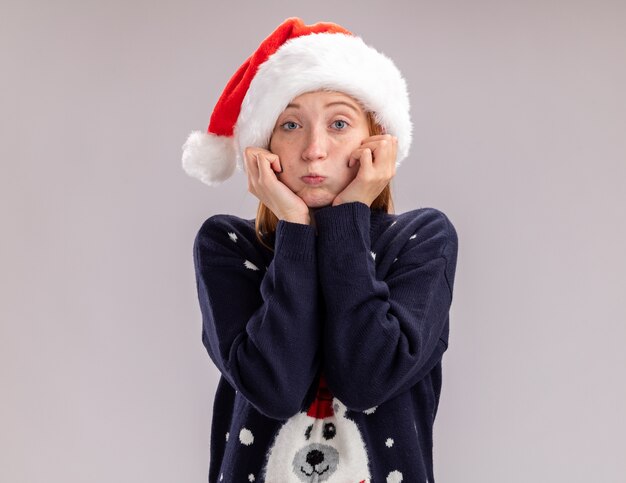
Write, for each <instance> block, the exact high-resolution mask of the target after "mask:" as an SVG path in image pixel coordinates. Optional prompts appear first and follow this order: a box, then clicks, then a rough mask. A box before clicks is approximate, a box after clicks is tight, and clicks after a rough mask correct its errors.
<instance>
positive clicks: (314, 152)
mask: <svg viewBox="0 0 626 483" xmlns="http://www.w3.org/2000/svg"><path fill="white" fill-rule="evenodd" d="M327 150H328V146H327V139H326V133H325V132H324V129H323V128H319V127H314V128H311V130H310V131H309V133H308V136H307V140H306V146H305V147H304V150H303V151H302V159H304V160H306V161H314V160H316V159H324V158H326V156H327V154H328V153H327Z"/></svg>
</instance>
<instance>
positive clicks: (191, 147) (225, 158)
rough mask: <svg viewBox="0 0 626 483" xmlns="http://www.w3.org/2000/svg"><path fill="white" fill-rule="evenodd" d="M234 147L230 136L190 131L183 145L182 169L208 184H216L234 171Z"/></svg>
mask: <svg viewBox="0 0 626 483" xmlns="http://www.w3.org/2000/svg"><path fill="white" fill-rule="evenodd" d="M236 166H237V164H236V149H235V143H234V140H233V138H232V137H226V136H217V135H215V134H213V133H209V132H201V131H194V132H192V133H191V134H190V135H189V137H188V138H187V141H185V144H184V145H183V169H184V170H185V172H186V173H187V174H188V175H189V176H193V177H194V178H197V179H199V180H200V181H202V182H203V183H206V184H208V185H209V186H215V185H218V184H220V183H222V182H224V181H225V180H227V179H228V178H230V177H231V176H232V175H233V173H234V172H235V168H236Z"/></svg>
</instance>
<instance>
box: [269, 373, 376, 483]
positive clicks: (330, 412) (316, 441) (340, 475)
mask: <svg viewBox="0 0 626 483" xmlns="http://www.w3.org/2000/svg"><path fill="white" fill-rule="evenodd" d="M369 479H370V473H369V467H368V458H367V451H366V449H365V444H364V442H363V438H362V437H361V433H360V432H359V429H358V427H357V425H356V423H355V422H354V421H352V420H350V419H348V418H347V417H346V407H345V405H344V404H343V403H341V401H339V400H338V399H337V398H334V397H333V396H332V394H331V393H330V391H329V390H328V387H327V386H326V382H325V380H324V378H323V376H322V378H321V379H320V386H319V388H318V391H317V396H316V398H315V401H313V403H312V404H311V406H310V407H309V410H308V411H307V412H306V413H305V412H301V413H298V414H296V415H295V416H293V417H291V418H290V419H288V420H287V421H286V422H285V424H284V425H283V426H282V427H281V428H280V430H279V432H278V434H277V435H276V438H275V440H274V443H273V445H272V448H271V449H270V451H269V454H268V459H267V465H266V467H265V482H266V483H317V482H320V483H321V482H326V483H350V482H354V483H366V482H369Z"/></svg>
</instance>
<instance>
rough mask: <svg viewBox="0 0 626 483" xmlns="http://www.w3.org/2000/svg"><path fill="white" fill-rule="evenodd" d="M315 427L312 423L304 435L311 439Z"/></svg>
mask: <svg viewBox="0 0 626 483" xmlns="http://www.w3.org/2000/svg"><path fill="white" fill-rule="evenodd" d="M312 429H313V425H312V424H311V425H310V426H309V427H308V428H306V431H305V432H304V437H305V438H306V439H309V438H310V437H311V430H312Z"/></svg>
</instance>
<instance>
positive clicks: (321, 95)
mask: <svg viewBox="0 0 626 483" xmlns="http://www.w3.org/2000/svg"><path fill="white" fill-rule="evenodd" d="M342 104H343V105H346V106H348V107H352V109H353V110H355V111H356V112H359V113H361V112H364V111H365V110H364V108H363V106H362V105H361V103H360V102H359V101H357V100H356V99H355V98H354V97H352V96H350V95H348V94H345V93H343V92H339V91H332V90H324V89H322V90H317V91H311V92H305V93H304V94H300V95H299V96H296V97H294V98H293V99H292V100H291V102H290V103H289V104H288V105H287V107H286V108H285V110H286V109H300V108H302V107H303V106H315V107H325V106H328V105H342Z"/></svg>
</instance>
